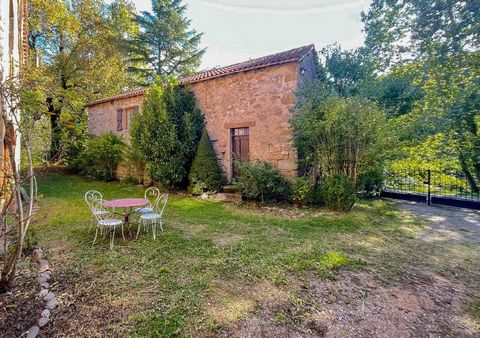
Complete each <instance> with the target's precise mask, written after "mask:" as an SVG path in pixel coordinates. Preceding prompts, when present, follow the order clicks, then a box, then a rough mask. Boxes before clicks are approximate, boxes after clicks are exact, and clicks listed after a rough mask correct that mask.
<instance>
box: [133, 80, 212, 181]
mask: <svg viewBox="0 0 480 338" xmlns="http://www.w3.org/2000/svg"><path fill="white" fill-rule="evenodd" d="M203 127H204V117H203V114H202V113H201V112H200V110H198V108H197V107H196V105H195V96H194V94H193V93H192V92H191V91H190V90H189V89H188V88H185V87H180V86H179V85H178V83H177V82H176V81H174V80H168V79H166V80H165V81H164V82H162V81H161V80H160V79H157V81H156V82H155V83H153V84H152V86H151V87H150V89H149V90H148V91H147V93H146V95H145V99H144V101H143V104H142V114H138V115H136V116H135V118H133V119H132V123H131V127H130V137H131V142H132V145H133V146H135V147H136V148H137V149H139V151H140V152H141V155H142V156H143V158H144V159H145V163H146V170H147V173H148V176H149V177H150V178H151V179H152V180H154V181H156V182H158V183H160V184H161V185H162V186H164V187H167V188H184V187H186V186H187V185H188V176H187V174H188V172H189V168H190V166H191V164H192V160H193V157H194V156H195V151H196V149H197V144H198V141H199V140H200V137H201V134H202V129H203Z"/></svg>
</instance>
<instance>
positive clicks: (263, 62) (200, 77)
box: [87, 45, 315, 106]
mask: <svg viewBox="0 0 480 338" xmlns="http://www.w3.org/2000/svg"><path fill="white" fill-rule="evenodd" d="M314 48H315V47H314V45H308V46H303V47H299V48H295V49H291V50H287V51H285V52H281V53H277V54H272V55H267V56H264V57H260V58H257V59H251V60H248V61H245V62H240V63H236V64H234V65H230V66H225V67H220V68H213V69H210V70H206V71H203V72H199V73H196V74H194V75H192V76H187V77H184V78H182V79H180V83H181V84H185V83H195V82H200V81H206V80H210V79H214V78H217V77H221V76H226V75H230V74H235V73H240V72H245V71H249V70H254V69H259V68H264V67H270V66H274V65H280V64H283V63H288V62H294V61H296V62H298V61H299V60H301V59H302V57H303V56H304V55H306V54H307V53H308V52H310V51H311V50H312V49H314ZM143 93H144V90H143V89H134V90H129V91H126V92H123V93H121V94H118V95H114V96H110V97H107V98H104V99H100V100H96V101H92V102H89V103H88V104H87V106H93V105H96V104H100V103H104V102H109V101H113V100H118V99H125V98H129V97H134V96H138V95H143Z"/></svg>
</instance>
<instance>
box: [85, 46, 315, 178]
mask: <svg viewBox="0 0 480 338" xmlns="http://www.w3.org/2000/svg"><path fill="white" fill-rule="evenodd" d="M316 57H317V56H316V52H315V48H314V46H313V45H308V46H304V47H299V48H296V49H292V50H288V51H285V52H281V53H278V54H273V55H268V56H265V57H261V58H257V59H252V60H249V61H246V62H242V63H238V64H234V65H230V66H226V67H221V68H215V69H212V70H208V71H204V72H200V73H197V74H195V75H192V76H189V77H186V78H183V79H181V80H180V83H181V84H182V85H188V86H190V88H191V90H192V91H193V92H194V93H195V96H196V99H197V105H198V107H199V108H200V109H201V110H202V112H203V113H204V114H205V120H206V124H207V131H208V133H209V135H210V138H211V140H212V142H213V145H214V148H215V150H216V152H217V156H218V159H219V162H220V163H221V165H222V167H223V171H224V173H225V175H226V177H227V178H228V179H232V177H233V176H234V175H235V168H234V162H235V161H234V160H235V159H240V160H250V161H253V160H262V161H266V162H269V163H271V164H272V165H273V166H274V167H276V168H277V169H278V170H279V171H280V172H281V173H282V174H283V175H285V176H286V177H294V176H296V175H297V153H296V151H295V149H294V147H293V145H292V141H291V134H292V133H291V129H290V125H289V119H290V117H291V116H292V114H293V113H292V111H291V108H292V106H293V105H294V104H295V92H296V91H297V90H298V89H299V87H300V86H301V85H302V83H304V82H305V81H308V80H310V79H312V78H313V76H314V71H315V58H316ZM143 94H144V91H143V90H141V89H139V90H131V91H127V92H124V93H121V94H118V95H115V96H112V97H108V98H104V99H101V100H97V101H94V102H90V103H89V104H88V105H87V110H88V128H89V132H90V133H92V134H96V135H99V134H101V133H104V132H108V131H112V132H114V133H117V134H119V135H122V136H124V137H126V138H127V139H128V129H129V125H130V117H131V116H132V114H135V113H136V112H139V111H141V104H142V101H143Z"/></svg>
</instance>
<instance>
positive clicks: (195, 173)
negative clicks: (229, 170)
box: [188, 129, 224, 194]
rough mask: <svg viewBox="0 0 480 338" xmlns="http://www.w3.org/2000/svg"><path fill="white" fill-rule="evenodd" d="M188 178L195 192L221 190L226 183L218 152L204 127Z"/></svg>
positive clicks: (191, 188)
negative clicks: (219, 163)
mask: <svg viewBox="0 0 480 338" xmlns="http://www.w3.org/2000/svg"><path fill="white" fill-rule="evenodd" d="M188 178H189V180H190V190H191V191H192V192H193V193H194V194H198V193H202V192H205V191H213V192H216V191H218V190H220V188H221V187H222V185H223V183H224V179H223V176H222V171H221V170H220V166H219V165H218V160H217V154H216V153H215V150H214V149H213V145H212V141H210V137H209V136H208V132H207V130H206V129H203V133H202V138H201V139H200V143H199V144H198V150H197V154H196V155H195V158H194V159H193V163H192V167H191V168H190V174H189V175H188Z"/></svg>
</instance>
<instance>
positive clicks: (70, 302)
mask: <svg viewBox="0 0 480 338" xmlns="http://www.w3.org/2000/svg"><path fill="white" fill-rule="evenodd" d="M97 277H98V279H97V278H96V277H95V276H93V275H91V274H90V273H88V272H83V273H82V274H75V273H72V272H71V271H70V272H68V273H63V272H60V273H59V272H57V275H56V279H57V280H58V281H59V283H58V286H57V287H53V288H52V290H53V291H54V292H55V293H56V294H57V296H58V300H59V305H58V306H57V308H55V309H54V310H53V312H52V321H51V323H50V324H49V325H48V326H46V327H45V328H42V330H41V331H40V336H39V337H118V336H121V335H122V334H123V335H124V334H125V333H127V332H128V329H129V328H128V327H127V325H126V319H127V318H128V316H129V315H130V314H131V313H132V311H134V310H135V308H134V307H133V306H129V305H128V303H129V302H128V299H122V301H120V302H114V301H112V300H111V299H108V298H107V297H106V295H105V289H104V288H103V287H100V286H99V285H98V283H97V281H98V280H99V279H101V278H102V277H100V276H97Z"/></svg>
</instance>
